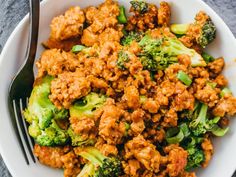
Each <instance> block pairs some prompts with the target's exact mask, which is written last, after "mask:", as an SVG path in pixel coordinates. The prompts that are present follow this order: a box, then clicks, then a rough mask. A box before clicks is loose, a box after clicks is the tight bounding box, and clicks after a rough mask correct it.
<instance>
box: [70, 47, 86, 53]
mask: <svg viewBox="0 0 236 177" xmlns="http://www.w3.org/2000/svg"><path fill="white" fill-rule="evenodd" d="M85 48H86V47H85V46H83V45H74V46H73V47H72V49H71V51H72V52H73V53H78V52H81V51H82V50H83V49H85Z"/></svg>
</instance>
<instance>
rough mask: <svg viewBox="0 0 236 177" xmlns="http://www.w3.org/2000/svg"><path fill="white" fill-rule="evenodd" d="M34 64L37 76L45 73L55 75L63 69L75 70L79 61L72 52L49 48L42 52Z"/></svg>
mask: <svg viewBox="0 0 236 177" xmlns="http://www.w3.org/2000/svg"><path fill="white" fill-rule="evenodd" d="M36 66H37V67H38V77H42V76H44V75H45V74H49V75H51V76H57V75H58V74H61V73H62V72H64V71H75V70H76V68H77V67H78V66H79V62H78V60H76V57H75V56H74V55H73V54H72V53H67V52H63V51H61V50H58V49H51V50H46V51H44V52H43V53H42V55H41V58H40V60H39V61H37V63H36Z"/></svg>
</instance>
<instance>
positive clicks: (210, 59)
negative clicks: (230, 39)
mask: <svg viewBox="0 0 236 177" xmlns="http://www.w3.org/2000/svg"><path fill="white" fill-rule="evenodd" d="M202 58H203V59H204V60H205V62H206V63H210V62H212V61H214V60H215V58H214V57H213V56H211V55H209V54H207V53H206V52H202Z"/></svg>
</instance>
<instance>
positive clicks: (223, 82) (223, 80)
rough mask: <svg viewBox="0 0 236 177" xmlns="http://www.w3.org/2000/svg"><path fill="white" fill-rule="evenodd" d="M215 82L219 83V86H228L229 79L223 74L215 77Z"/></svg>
mask: <svg viewBox="0 0 236 177" xmlns="http://www.w3.org/2000/svg"><path fill="white" fill-rule="evenodd" d="M214 82H215V83H217V86H219V87H226V86H227V85H228V81H227V79H226V78H225V76H223V75H221V74H220V75H218V76H217V77H216V78H215V80H214Z"/></svg>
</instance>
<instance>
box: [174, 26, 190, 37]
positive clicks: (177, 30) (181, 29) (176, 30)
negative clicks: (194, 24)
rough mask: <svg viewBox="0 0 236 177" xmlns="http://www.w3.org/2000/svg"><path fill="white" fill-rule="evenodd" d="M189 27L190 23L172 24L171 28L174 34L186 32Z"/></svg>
mask: <svg viewBox="0 0 236 177" xmlns="http://www.w3.org/2000/svg"><path fill="white" fill-rule="evenodd" d="M188 28H189V24H172V25H171V26H170V30H171V32H173V33H174V34H180V35H183V34H186V33H187V31H188Z"/></svg>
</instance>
